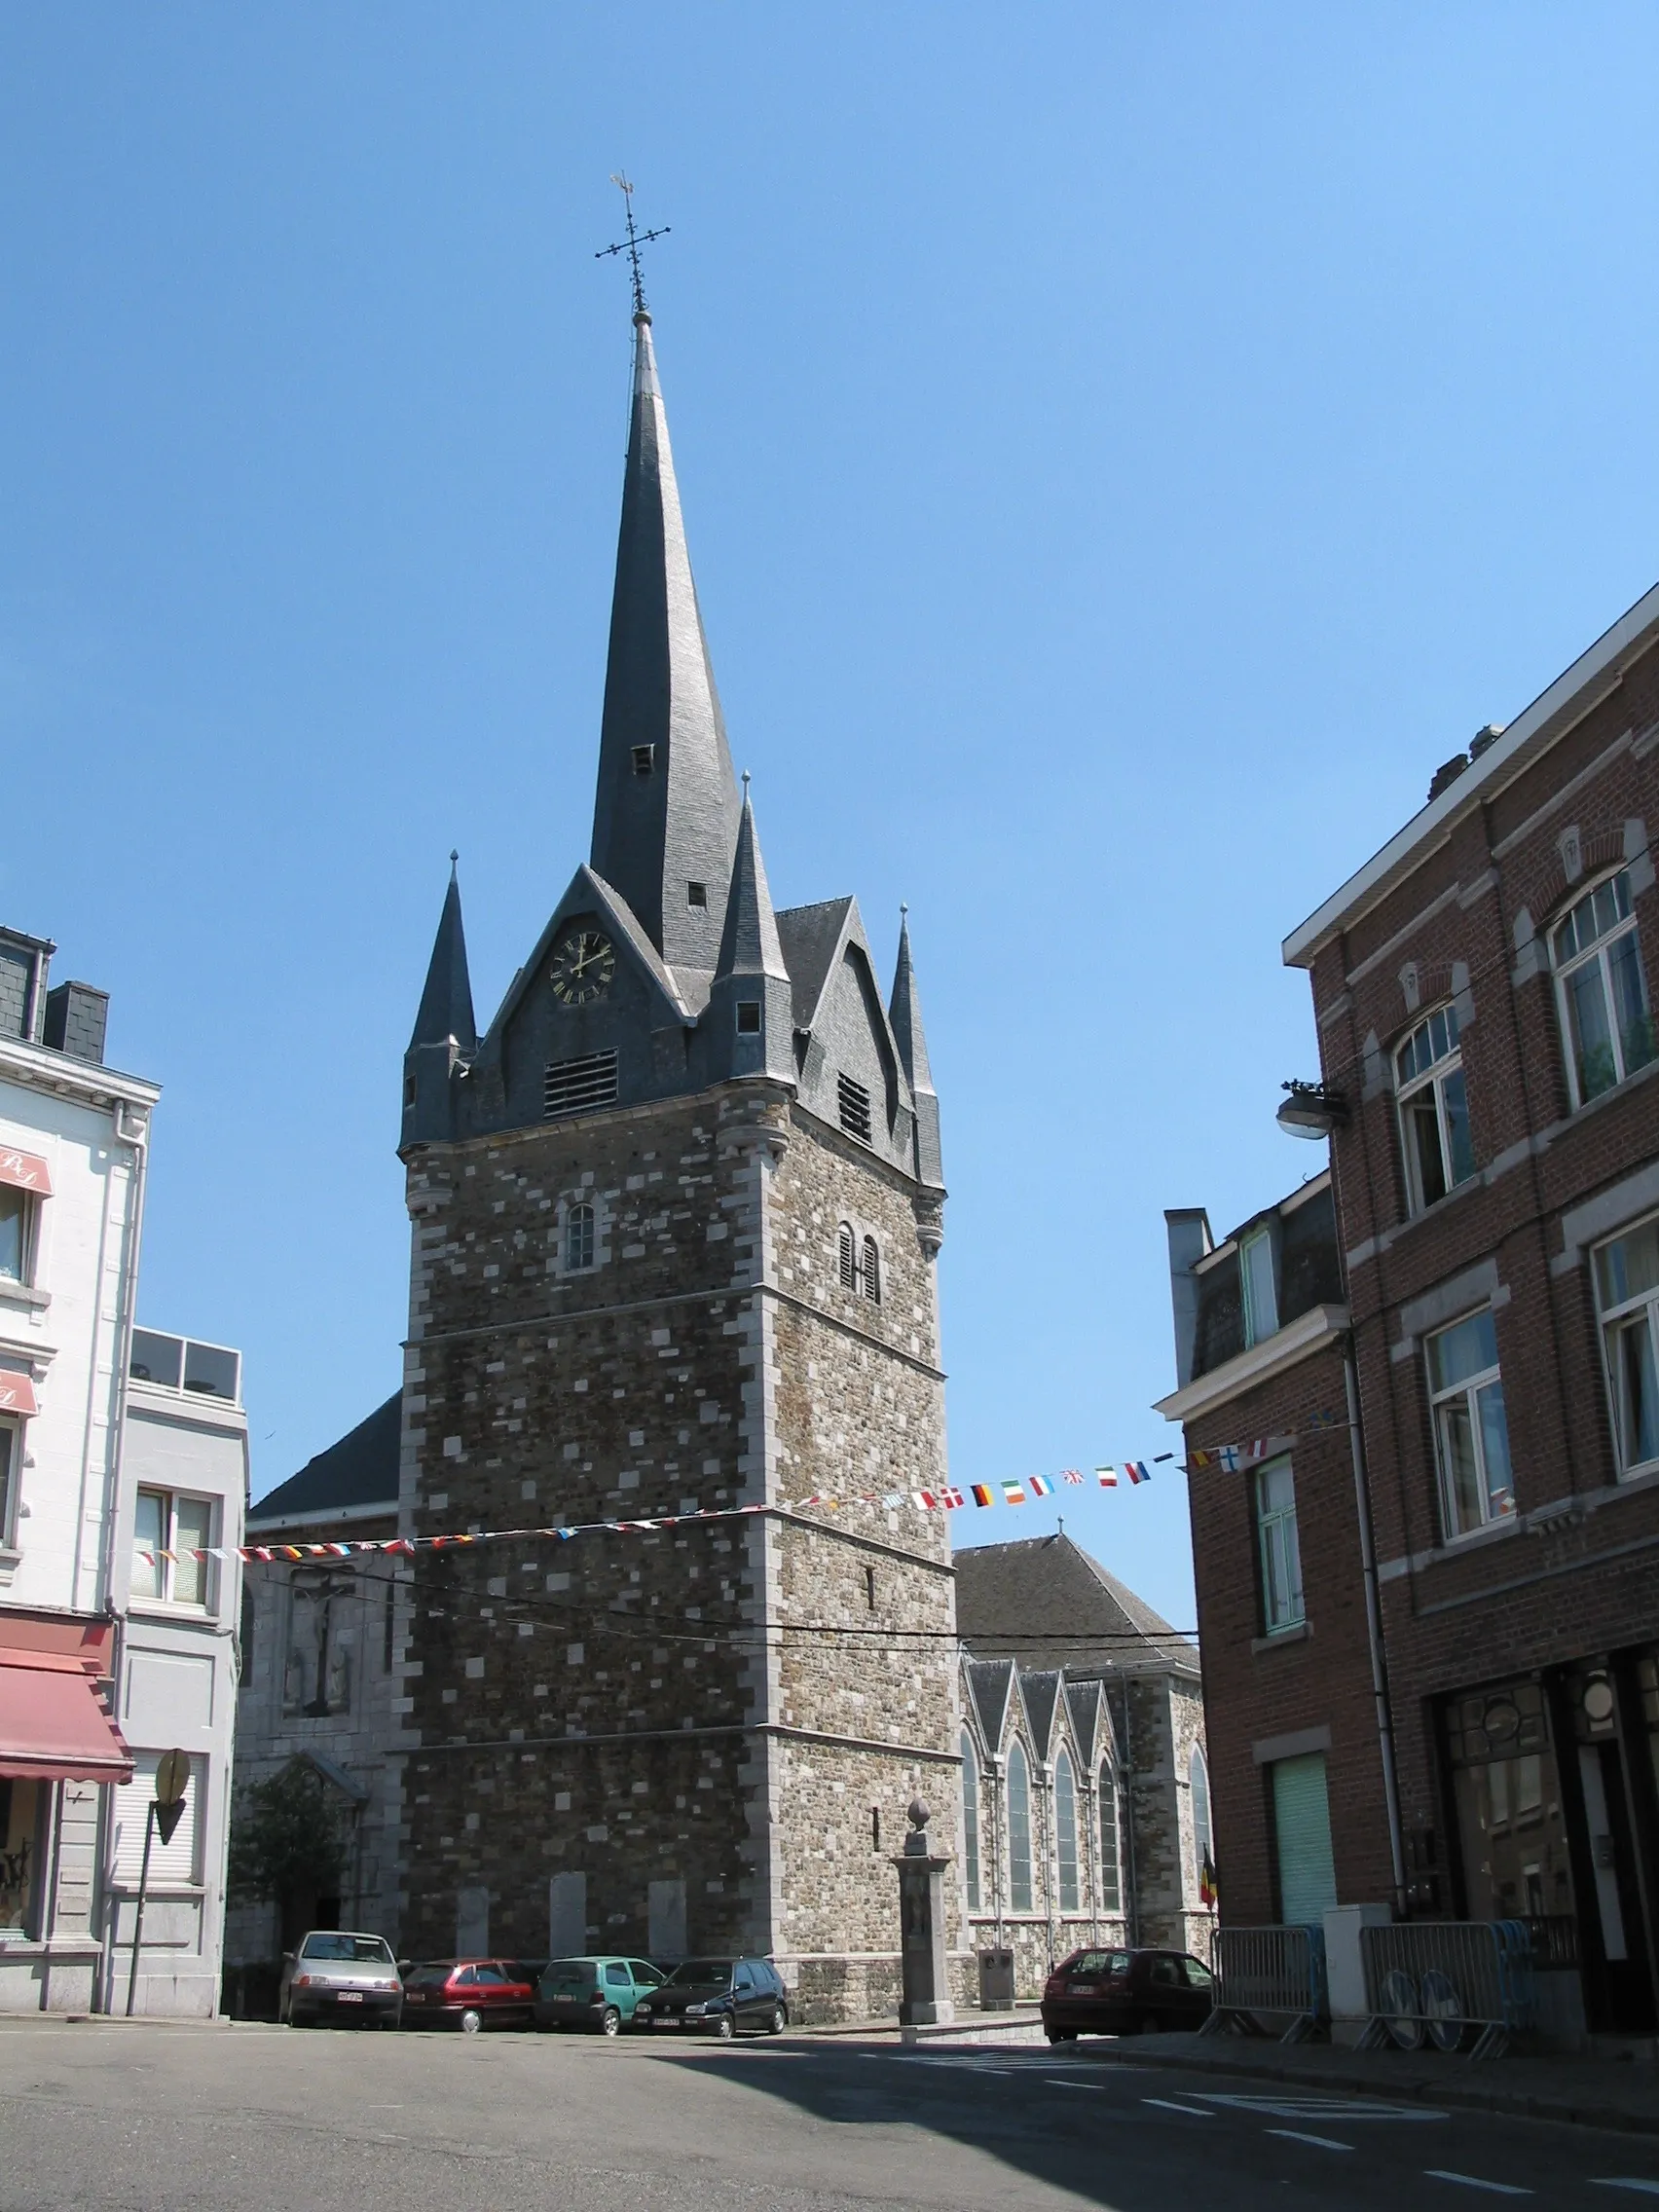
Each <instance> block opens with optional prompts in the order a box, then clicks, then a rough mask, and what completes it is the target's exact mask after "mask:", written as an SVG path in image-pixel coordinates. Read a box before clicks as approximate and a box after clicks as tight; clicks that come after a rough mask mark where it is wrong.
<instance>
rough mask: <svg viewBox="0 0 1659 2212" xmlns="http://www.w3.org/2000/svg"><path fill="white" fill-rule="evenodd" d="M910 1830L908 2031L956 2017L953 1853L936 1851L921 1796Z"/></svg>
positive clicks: (902, 1893)
mask: <svg viewBox="0 0 1659 2212" xmlns="http://www.w3.org/2000/svg"><path fill="white" fill-rule="evenodd" d="M909 1818H910V1832H909V1834H908V1835H907V1836H906V1837H905V1838H904V1849H903V1854H902V1855H901V1856H900V1857H899V1858H897V1859H895V1860H894V1862H893V1863H894V1865H895V1866H897V1867H898V1869H899V1932H900V1933H899V1947H900V1963H901V1966H902V1969H903V1977H904V1983H903V1999H902V2001H901V2003H900V2007H899V2026H900V2030H901V2033H902V2034H906V2035H907V2033H908V2031H910V2030H912V2029H915V2028H923V2027H945V2026H948V2025H949V2023H950V2022H951V2021H952V2020H954V2019H955V2017H956V2008H955V2006H954V2005H952V2003H951V2001H950V1984H949V1981H948V1979H947V1977H946V1970H945V1963H944V1870H945V1868H946V1867H947V1866H948V1865H949V1864H950V1856H949V1854H948V1853H943V1854H940V1855H936V1854H935V1852H934V1848H933V1845H932V1842H931V1841H930V1839H929V1836H928V1820H929V1812H928V1808H927V1806H926V1805H924V1804H923V1802H922V1800H921V1799H920V1798H919V1797H913V1798H912V1799H911V1800H910V1808H909Z"/></svg>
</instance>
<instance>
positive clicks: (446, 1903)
mask: <svg viewBox="0 0 1659 2212" xmlns="http://www.w3.org/2000/svg"><path fill="white" fill-rule="evenodd" d="M400 1149H401V1156H402V1158H403V1160H404V1161H405V1163H406V1166H407V1175H408V1180H407V1196H408V1206H409V1214H410V1220H411V1227H412V1247H413V1253H412V1270H411V1296H410V1317H409V1342H408V1347H407V1355H406V1369H405V1380H404V1389H403V1444H402V1469H401V1487H400V1497H399V1506H398V1515H399V1527H400V1529H401V1530H402V1531H403V1533H405V1534H409V1535H424V1534H429V1533H439V1532H443V1531H448V1530H458V1529H460V1530H465V1529H468V1528H473V1529H490V1528H501V1527H509V1528H510V1527H520V1526H524V1525H525V1524H527V1523H530V1524H536V1525H540V1524H566V1523H571V1522H581V1521H593V1520H601V1519H606V1520H608V1519H615V1518H617V1517H619V1516H627V1517H629V1518H630V1519H634V1520H638V1521H644V1522H648V1521H651V1520H654V1519H656V1518H658V1517H660V1516H663V1515H672V1514H678V1513H680V1512H682V1511H684V1510H686V1509H687V1508H696V1507H717V1506H725V1507H736V1506H738V1505H740V1504H747V1505H754V1506H756V1507H760V1508H762V1510H761V1511H759V1512H757V1513H756V1514H754V1515H753V1516H751V1517H749V1518H746V1519H744V1520H742V1521H730V1522H723V1523H715V1524H712V1525H707V1524H706V1525H703V1526H697V1527H691V1528H686V1527H683V1526H681V1527H677V1528H671V1529H648V1528H647V1529H641V1530H635V1531H632V1532H630V1533H628V1534H627V1535H625V1536H615V1537H603V1536H591V1537H586V1538H582V1539H580V1540H578V1541H574V1542H571V1543H569V1544H567V1545H564V1546H555V1545H551V1544H549V1543H548V1542H547V1541H545V1540H537V1541H534V1542H529V1543H524V1544H502V1545H497V1546H493V1547H491V1548H490V1549H489V1550H488V1552H470V1551H465V1550H455V1551H440V1552H437V1553H424V1554H422V1555H419V1556H418V1558H417V1560H416V1561H415V1563H414V1565H413V1569H412V1575H411V1579H410V1580H409V1581H408V1582H407V1583H400V1584H399V1586H398V1587H399V1590H400V1592H402V1593H403V1598H402V1603H401V1606H400V1612H399V1616H398V1620H397V1623H396V1626H395V1652H396V1657H395V1662H394V1663H395V1664H396V1666H397V1667H398V1668H399V1669H400V1671H401V1682H400V1689H401V1697H400V1699H399V1705H400V1718H401V1720H402V1723H403V1729H402V1735H401V1738H400V1743H401V1746H402V1758H401V1765H402V1799H401V1804H400V1807H399V1817H400V1824H401V1829H402V1838H403V1857H404V1866H405V1886H404V1892H403V1896H402V1899H401V1904H400V1911H401V1932H402V1940H403V1943H404V1946H405V1947H406V1948H407V1949H411V1950H414V1951H420V1952H426V1953H448V1952H451V1951H455V1950H462V1951H465V1950H471V1949H475V1948H482V1947H485V1946H493V1947H495V1948H498V1949H509V1950H516V1951H519V1952H523V1953H529V1954H534V1953H542V1952H545V1951H548V1950H550V1949H551V1950H552V1951H555V1952H570V1951H571V1950H584V1949H590V1948H593V1947H597V1946H604V1947H605V1948H607V1949H619V1950H636V1951H645V1952H646V1953H658V1954H664V1953H666V1954H671V1955H672V1954H674V1953H678V1952H682V1951H684V1950H685V1949H686V1948H687V1947H694V1948H701V1949H712V1950H719V1949H726V1948H747V1949H753V1950H756V1951H758V1952H767V1953H771V1954H772V1955H774V1956H775V1957H776V1958H777V1959H778V1961H779V1963H780V1966H781V1967H782V1969H783V1971H784V1972H785V1974H786V1977H787V1978H788V1979H789V1980H790V1982H791V1983H792V1985H793V1987H794V1988H795V1990H796V1992H797V2004H798V2005H799V2006H800V2007H801V2008H802V2009H805V2010H807V2011H808V2012H812V2011H815V2010H816V2011H818V2012H821V2013H834V2012H839V2011H851V2012H854V2013H857V2012H862V2011H865V2010H866V2009H881V2008H882V2007H883V2005H885V2004H886V2003H887V2002H888V2000H889V1997H890V1995H891V1992H892V1990H893V1988H894V1986H895V1985H896V1977H897V1903H896V1898H897V1888H896V1883H895V1879H894V1875H893V1869H892V1867H891V1865H890V1864H889V1861H888V1854H890V1853H891V1851H892V1850H893V1849H894V1848H895V1847H896V1840H897V1839H898V1838H899V1837H900V1836H901V1835H902V1833H903V1809H904V1806H905V1804H906V1803H907V1801H908V1800H909V1799H910V1798H911V1797H912V1796H914V1795H915V1794H916V1793H917V1791H918V1790H920V1791H921V1793H922V1794H923V1795H926V1796H929V1797H931V1798H932V1799H933V1800H934V1801H935V1802H938V1803H940V1804H948V1805H950V1806H952V1807H954V1806H955V1804H956V1800H957V1790H956V1764H957V1759H958V1756H959V1753H958V1731H957V1677H956V1662H955V1657H954V1652H953V1648H952V1643H951V1641H950V1639H951V1634H952V1631H953V1626H954V1619H953V1610H952V1577H951V1567H950V1559H949V1539H948V1533H947V1530H946V1529H945V1526H944V1516H943V1515H942V1514H939V1513H932V1514H930V1513H926V1512H923V1511H921V1510H919V1509H917V1508H916V1507H915V1506H913V1505H912V1504H911V1503H909V1502H907V1501H905V1500H904V1493H909V1492H912V1491H914V1490H918V1489H923V1488H933V1487H936V1486H938V1485H939V1484H940V1483H941V1482H942V1481H943V1479H944V1410H943V1376H942V1372H941V1370H940V1346H939V1321H938V1306H937V1299H936V1289H935V1272H934V1270H935V1260H936V1256H937V1254H938V1251H939V1248H940V1239H941V1235H942V1202H943V1198H944V1191H943V1185H942V1177H941V1171H940V1143H939V1107H938V1100H937V1097H936V1095H935V1093H934V1088H933V1083H932V1079H931V1076H930V1074H929V1069H928V1060H927V1051H926V1047H925V1045H924V1043H923V1037H922V1026H921V1018H920V1013H919V1009H918V1005H917V999H916V992H915V985H914V979H913V976H912V971H911V965H910V952H909V942H908V938H907V936H904V935H903V934H902V935H901V940H900V947H899V961H898V972H897V976H896V977H895V980H894V983H893V987H892V991H891V994H890V996H889V998H888V999H887V1002H886V1003H885V1004H884V1003H883V997H882V994H881V991H880V989H879V987H878V983H877V978H876V975H875V972H874V967H873V963H872V958H871V953H870V948H869V944H868V941H867V940H866V935H865V931H864V927H863V924H862V921H861V919H860V916H859V911H858V907H857V904H856V903H855V902H854V901H853V900H851V899H836V900H831V901H830V902H827V903H823V904H819V905H810V906H805V907H797V908H794V909H793V910H789V911H784V912H774V909H773V906H772V903H771V898H770V894H769V891H768V887H767V881H766V874H765V869H764V867H763V866H762V863H761V858H760V849H759V843H758V839H757V835H756V827H755V817H754V814H753V811H752V809H751V808H750V805H749V803H748V799H747V796H746V795H742V796H740V794H739V792H738V788H737V782H736V779H735V777H734V775H733V773H732V766H731V758H730V754H729V751H728V748H727V743H726V736H725V730H724V725H723V721H722V718H721V714H720V709H719V699H718V696H717V694H716V690H715V685H714V680H713V675H712V671H711V667H710V662H709V657H708V650H707V645H706V643H705V640H704V636H703V630H702V624H701V618H700V615H699V612H698V608H697V601H696V594H695V591H694V588H693V585H692V580H691V570H690V564H689V559H688V556H687V552H686V546H685V539H684V533H683V529H682V521H681V512H680V502H679V495H678V491H677V489H676V484H675V477H674V469H673V463H672V460H671V456H670V450H669V442H668V431H667V424H666V419H665V416H664V413H663V407H662V400H661V395H660V391H659V388H658V385H657V378H656V369H655V363H654V358H653V352H652V339H651V327H650V318H649V316H648V314H646V313H644V312H641V313H639V314H638V315H637V316H636V366H635V380H634V395H633V414H632V424H631V429H630V438H629V450H628V459H627V464H626V477H625V489H624V496H623V506H622V522H621V534H620V543H619V547H618V554H617V567H616V582H615V593H614V599H613V605H612V613H611V626H610V641H609V658H608V672H607V679H606V689H605V705H604V715H603V724H602V731H601V741H600V765H599V780H598V792H597V797H596V803H595V809H594V829H593V843H592V852H591V859H590V862H589V863H588V864H586V865H583V866H579V867H578V868H577V869H576V871H575V874H574V876H573V877H572V879H571V884H570V888H569V889H568V890H567V892H566V893H565V895H564V897H563V898H562V899H561V900H560V902H559V903H558V905H557V906H556V907H555V909H554V911H553V914H552V916H551V918H550V919H549V921H548V923H547V926H546V928H545V930H544V931H543V932H542V934H541V937H540V940H539V941H538V942H537V943H536V945H535V947H534V949H533V950H532V951H531V953H530V955H529V957H528V958H527V960H526V962H525V964H524V966H523V967H522V968H521V969H520V971H519V973H518V975H517V977H515V979H514V981H513V983H512V985H511V987H510V989H509V990H508V992H507V995H506V998H505V999H504V1001H503V1002H502V1004H501V1007H500V1009H499V1011H498V1014H496V1017H495V1019H494V1021H493V1022H492V1023H491V1025H490V1027H489V1029H488V1030H487V1032H486V1033H485V1034H484V1035H483V1036H482V1037H479V1036H478V1035H477V1034H476V1032H475V1028H474V1021H473V1012H472V995H471V986H470V981H469V977H468V973H467V965H466V954H465V947H464V942H463V939H462V931H461V903H460V894H459V891H458V889H457V887H456V885H455V883H454V882H453V880H452V883H451V887H450V891H449V895H448V898H447V901H446V903H445V907H444V913H443V918H442V922H441V925H440V928H439V933H438V938H437V941H436V944H435V946H434V950H433V954H432V960H431V966H430V972H429V975H428V977H427V982H426V987H425V991H424V997H423V999H422V1002H421V1008H420V1014H419V1018H418V1020H417V1023H416V1027H415V1034H414V1037H413V1039H412V1041H411V1045H410V1050H409V1052H408V1054H407V1058H406V1062H405V1085H404V1114H403V1130H402V1143H401V1148H400ZM855 1485H857V1486H859V1487H861V1488H871V1489H877V1490H879V1491H881V1492H882V1493H890V1494H891V1498H892V1502H891V1503H889V1504H884V1505H881V1506H875V1507H867V1506H866V1507H856V1508H852V1509H848V1510H845V1511H841V1512H837V1513H830V1512H814V1511H804V1512H803V1511H799V1510H788V1509H786V1501H788V1500H791V1499H798V1498H800V1497H802V1496H804V1495H808V1494H810V1493H814V1492H817V1491H820V1490H824V1491H830V1490H839V1491H845V1490H848V1489H850V1488H852V1487H854V1486H855ZM900 1629H902V1630H904V1631H908V1632H917V1631H921V1632H931V1633H930V1634H929V1635H927V1636H925V1637H920V1638H918V1637H916V1636H915V1635H914V1634H913V1633H912V1635H911V1637H910V1638H909V1640H907V1641H900V1640H896V1639H895V1638H894V1636H893V1634H892V1632H893V1631H895V1630H900ZM958 1936H959V1930H958V1929H956V1928H953V1929H952V1931H951V1939H952V1943H953V1945H954V1944H955V1943H956V1941H957V1939H958Z"/></svg>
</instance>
